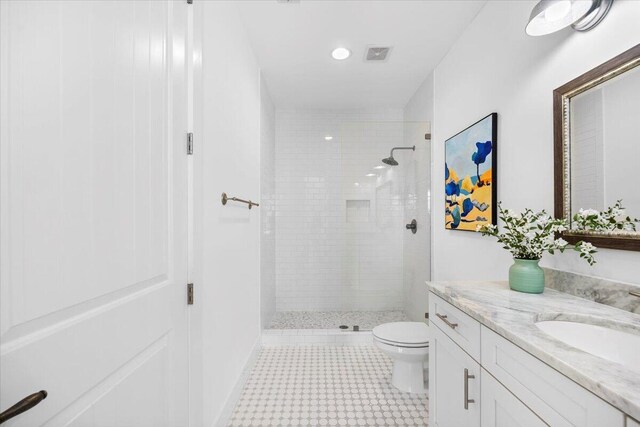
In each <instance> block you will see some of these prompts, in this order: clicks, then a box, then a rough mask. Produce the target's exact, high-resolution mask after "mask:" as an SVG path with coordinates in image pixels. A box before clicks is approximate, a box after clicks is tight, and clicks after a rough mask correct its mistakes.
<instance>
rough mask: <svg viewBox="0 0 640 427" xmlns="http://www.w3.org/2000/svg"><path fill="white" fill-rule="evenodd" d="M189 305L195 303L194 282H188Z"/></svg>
mask: <svg viewBox="0 0 640 427" xmlns="http://www.w3.org/2000/svg"><path fill="white" fill-rule="evenodd" d="M187 305H193V283H187Z"/></svg>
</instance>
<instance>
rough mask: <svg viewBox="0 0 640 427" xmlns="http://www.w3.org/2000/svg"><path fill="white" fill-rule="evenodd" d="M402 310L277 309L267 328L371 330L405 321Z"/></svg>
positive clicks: (406, 319)
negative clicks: (340, 327)
mask: <svg viewBox="0 0 640 427" xmlns="http://www.w3.org/2000/svg"><path fill="white" fill-rule="evenodd" d="M407 321H409V318H408V317H407V315H406V314H405V313H404V312H403V311H393V310H390V311H279V312H277V313H276V314H275V316H273V320H272V321H271V324H270V325H269V329H337V328H338V327H339V326H340V325H347V326H349V327H352V326H353V325H358V326H360V330H362V331H365V330H371V329H373V328H374V327H376V326H378V325H382V324H383V323H389V322H407Z"/></svg>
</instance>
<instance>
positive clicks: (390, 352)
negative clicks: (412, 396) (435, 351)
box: [373, 337, 429, 393]
mask: <svg viewBox="0 0 640 427" xmlns="http://www.w3.org/2000/svg"><path fill="white" fill-rule="evenodd" d="M373 342H374V343H375V345H376V347H378V348H379V349H380V350H382V351H383V352H384V353H385V354H386V355H387V356H389V357H390V358H391V360H392V362H393V368H392V371H391V384H393V386H394V387H395V388H397V389H398V390H400V391H404V392H406V393H427V392H428V391H427V385H426V384H425V380H426V377H427V375H425V365H426V362H427V360H428V359H429V347H428V346H427V347H397V346H394V345H390V344H387V343H384V342H381V341H380V340H378V339H376V338H375V337H374V339H373Z"/></svg>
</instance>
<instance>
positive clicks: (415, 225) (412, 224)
mask: <svg viewBox="0 0 640 427" xmlns="http://www.w3.org/2000/svg"><path fill="white" fill-rule="evenodd" d="M405 227H407V230H411V232H412V233H413V234H416V232H417V231H418V221H416V220H415V219H414V220H412V221H411V222H410V223H409V224H407V225H406V226H405Z"/></svg>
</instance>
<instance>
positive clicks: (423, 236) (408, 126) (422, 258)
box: [403, 74, 433, 322]
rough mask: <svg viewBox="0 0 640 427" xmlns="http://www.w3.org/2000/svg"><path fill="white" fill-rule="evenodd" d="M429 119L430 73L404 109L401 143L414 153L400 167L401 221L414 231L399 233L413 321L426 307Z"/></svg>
mask: <svg viewBox="0 0 640 427" xmlns="http://www.w3.org/2000/svg"><path fill="white" fill-rule="evenodd" d="M431 120H433V74H430V75H429V77H427V78H426V79H425V81H424V82H423V83H422V85H420V87H419V88H418V90H417V91H416V92H415V94H414V95H413V96H412V97H411V99H410V100H409V102H408V103H407V105H406V106H405V108H404V121H405V126H404V128H405V132H404V140H405V144H404V145H415V146H416V152H415V155H414V156H412V158H411V161H409V162H407V163H406V165H404V166H405V167H404V168H403V170H404V174H405V175H404V191H403V197H404V222H405V223H409V222H410V221H411V220H412V219H414V218H415V219H416V221H417V222H418V232H417V233H416V234H412V233H410V232H408V231H405V233H404V235H403V241H404V242H403V243H404V244H403V265H404V286H403V288H404V311H405V312H406V314H407V316H409V318H410V319H411V320H413V321H415V322H419V321H425V317H424V314H425V312H427V311H428V310H427V307H428V306H429V303H428V299H427V294H428V292H427V289H426V285H425V282H426V281H427V280H431V212H430V202H431V200H430V191H431V146H432V144H431V141H428V140H425V138H424V135H425V133H429V132H430V131H431Z"/></svg>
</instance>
